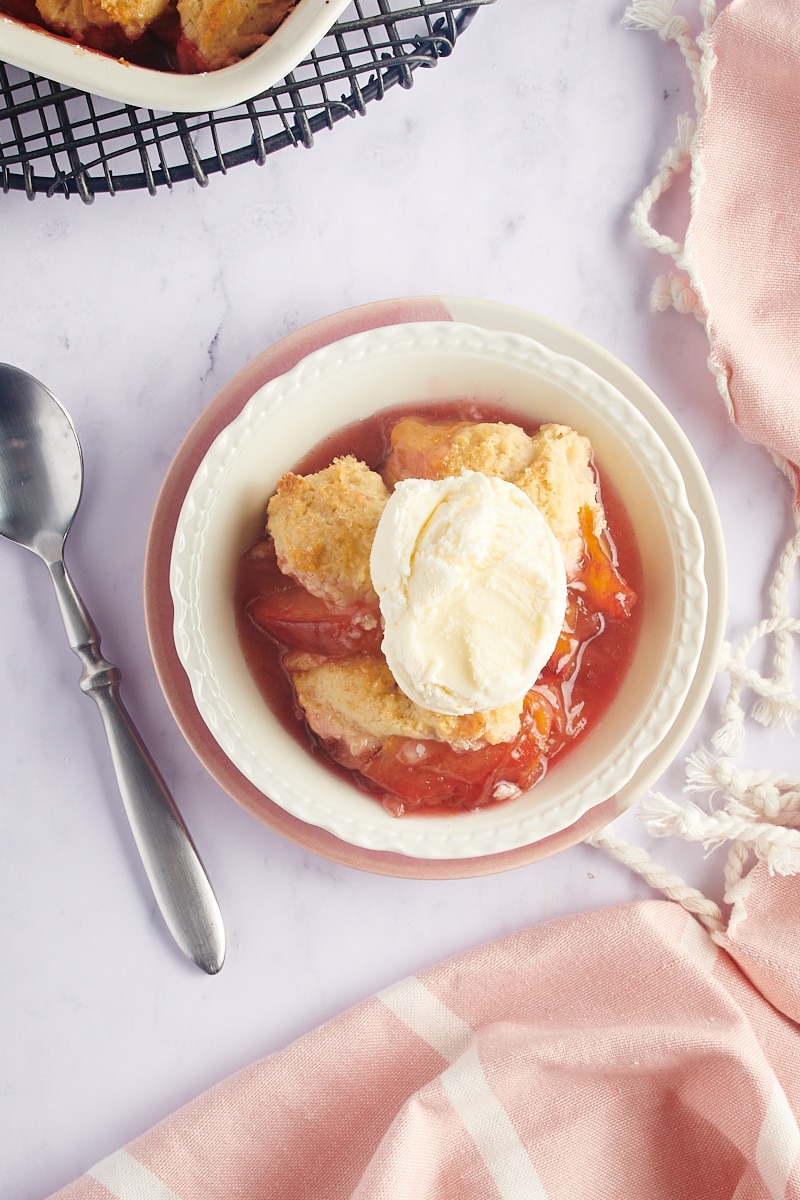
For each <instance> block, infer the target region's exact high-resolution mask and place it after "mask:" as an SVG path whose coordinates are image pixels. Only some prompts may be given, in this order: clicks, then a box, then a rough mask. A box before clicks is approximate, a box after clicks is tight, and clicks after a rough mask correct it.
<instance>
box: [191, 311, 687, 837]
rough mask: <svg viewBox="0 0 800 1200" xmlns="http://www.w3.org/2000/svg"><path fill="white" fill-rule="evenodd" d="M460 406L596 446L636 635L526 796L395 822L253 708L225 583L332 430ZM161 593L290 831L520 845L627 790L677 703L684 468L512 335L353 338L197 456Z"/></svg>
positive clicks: (199, 690) (581, 381)
mask: <svg viewBox="0 0 800 1200" xmlns="http://www.w3.org/2000/svg"><path fill="white" fill-rule="evenodd" d="M378 386H379V387H380V388H381V389H382V393H381V392H380V391H378V392H376V388H377V387H378ZM376 394H379V395H380V396H381V399H380V402H379V403H376V402H375V395H376ZM465 394H466V395H469V396H471V397H474V398H475V399H476V400H484V401H490V400H491V401H492V402H495V403H497V402H499V403H501V404H503V405H504V406H506V407H507V408H509V409H511V410H512V411H513V410H515V409H516V410H517V411H518V412H520V414H521V415H526V416H527V417H528V418H530V419H533V420H536V421H543V420H563V421H564V423H566V424H572V425H574V426H575V427H576V428H578V429H579V430H580V431H581V432H585V433H587V435H588V436H589V437H590V438H591V440H592V442H593V446H594V448H595V451H596V454H597V458H598V461H599V463H600V464H601V467H602V469H603V470H604V472H605V473H606V474H607V475H608V476H609V477H610V478H611V480H612V481H613V482H614V484H615V486H616V487H617V490H618V491H619V492H620V493H621V494H622V498H623V501H624V502H625V504H626V507H627V509H628V513H629V516H630V518H631V520H632V523H633V525H634V531H635V535H636V538H637V542H638V544H639V547H640V552H641V554H642V559H643V569H644V577H645V587H644V589H643V620H642V630H641V634H640V638H639V643H638V645H637V648H636V651H635V653H634V656H633V661H632V664H631V668H630V670H629V671H628V673H627V674H626V677H625V679H624V680H623V683H622V685H621V689H620V693H619V695H618V697H617V700H616V701H615V703H614V705H612V708H611V710H610V711H609V712H608V713H607V714H606V715H605V716H604V718H603V720H602V722H600V723H599V725H598V726H596V727H595V729H594V730H593V731H592V732H591V733H590V734H589V735H587V736H586V737H585V738H584V740H583V741H582V742H581V744H580V745H579V746H578V747H576V748H575V749H574V750H572V751H571V752H570V754H569V755H568V756H567V757H566V758H565V759H564V761H563V762H561V763H558V764H557V765H556V766H555V767H554V768H553V770H552V771H551V772H549V773H548V775H547V776H545V778H544V779H543V780H542V781H541V782H540V783H539V784H537V786H536V787H535V788H534V789H532V791H530V792H528V793H527V794H526V795H524V796H522V797H520V798H519V799H517V800H512V801H509V802H506V803H505V804H503V805H500V806H497V807H494V808H490V809H485V810H482V811H480V812H477V813H469V814H463V813H459V814H456V815H454V816H452V817H451V816H441V817H440V816H414V815H413V814H410V815H407V816H405V817H403V818H400V819H397V818H393V817H391V816H390V815H389V814H388V813H387V812H386V811H385V810H384V809H383V808H382V806H381V805H380V804H379V803H378V802H377V801H376V800H375V798H374V797H371V796H368V795H366V794H364V793H362V792H361V791H359V790H358V789H357V788H355V787H354V786H353V785H351V784H349V783H348V782H347V781H346V780H342V779H340V778H339V777H338V776H336V775H335V774H333V773H332V772H331V771H330V770H329V769H328V768H327V767H326V766H325V765H324V764H323V763H321V762H320V761H319V760H317V759H315V758H314V757H313V756H312V755H311V754H310V753H309V752H308V750H306V749H305V748H304V747H303V746H302V745H300V744H299V743H298V742H296V741H295V740H294V739H293V738H292V737H291V736H290V735H289V734H288V733H287V732H286V731H285V730H284V729H283V727H282V726H281V724H280V722H279V720H278V718H276V717H275V715H274V714H273V713H272V712H271V711H270V710H269V708H268V706H267V705H266V704H265V702H264V701H263V699H262V698H261V696H260V694H259V693H258V691H257V688H256V686H255V684H254V682H253V680H252V677H251V676H250V673H249V670H248V668H247V666H246V663H245V662H244V659H243V656H242V654H241V651H240V649H239V646H238V639H237V637H236V633H235V621H234V617H233V606H232V603H231V594H232V581H233V572H234V571H235V562H236V559H237V558H238V554H239V552H240V551H241V550H242V549H244V548H245V546H246V545H247V544H249V542H250V541H251V540H252V539H253V538H254V537H255V536H256V534H257V533H258V529H259V526H260V524H261V522H262V521H263V511H264V506H265V503H266V499H267V497H268V496H269V494H270V493H271V491H272V490H273V488H274V486H275V483H276V482H277V479H278V477H279V475H280V474H282V473H283V471H285V470H288V469H291V468H292V466H293V465H294V464H295V463H296V462H297V461H298V460H299V459H300V458H301V457H302V456H303V455H304V454H305V453H306V452H307V451H308V450H309V449H311V446H312V445H313V444H314V443H316V442H318V441H319V440H321V438H322V437H324V436H325V435H326V434H327V433H330V432H333V431H334V430H336V429H338V428H340V427H341V426H342V425H345V424H348V423H349V422H350V421H352V420H356V419H358V418H359V417H365V416H369V415H372V414H373V413H374V412H375V411H378V410H379V409H382V408H385V407H388V406H390V405H393V404H395V403H398V402H407V403H409V404H413V403H415V402H416V403H420V402H423V401H424V400H426V399H427V400H430V399H433V400H436V399H453V398H454V397H455V396H456V395H459V396H462V397H463V396H464V395H465ZM576 418H577V419H576ZM310 423H311V424H313V426H314V429H315V432H314V436H313V438H312V439H309V437H308V432H307V431H308V428H309V424H310ZM633 501H635V504H634V503H632V502H633ZM170 590H171V594H172V601H173V606H174V627H173V632H174V640H175V646H176V651H177V654H178V658H179V660H180V662H181V664H182V666H183V668H184V670H185V671H186V673H187V676H188V679H189V683H190V686H191V690H192V695H193V698H194V701H195V704H196V706H197V708H198V711H199V712H200V715H201V716H202V718H203V720H204V722H205V723H206V725H207V726H208V728H209V730H210V732H211V734H212V736H213V737H214V739H215V740H216V742H217V743H218V744H219V746H220V748H221V749H222V750H223V752H224V753H225V754H226V755H227V757H228V758H229V759H230V760H231V762H233V763H234V765H235V766H236V767H237V768H238V769H239V770H240V771H241V772H242V773H243V774H244V775H245V776H246V777H247V778H248V779H249V780H250V781H251V783H253V784H254V786H255V787H256V788H257V789H258V790H259V791H261V792H262V793H263V794H264V795H266V796H267V797H268V798H269V799H270V800H272V801H273V802H274V803H275V804H277V805H278V806H280V807H282V808H284V809H285V810H286V811H287V812H289V813H291V814H292V815H293V816H295V817H297V818H299V819H300V820H302V821H305V822H307V823H309V824H311V825H316V826H318V827H319V828H322V829H325V830H327V831H328V832H330V833H332V834H334V835H335V836H336V837H338V838H340V839H341V840H343V841H345V842H348V843H350V844H351V845H354V846H359V847H363V848H365V849H369V850H378V851H389V852H393V853H396V854H401V855H407V856H411V857H414V858H420V859H430V858H433V859H463V858H473V857H483V856H485V855H489V854H496V853H501V852H503V851H506V850H512V849H517V848H519V847H522V846H526V845H529V844H531V843H533V842H536V841H540V840H542V839H543V838H545V837H548V836H550V835H552V834H554V833H557V832H559V831H560V830H562V829H565V828H567V827H568V826H570V825H572V824H573V823H574V822H575V821H576V820H578V819H579V818H580V817H581V816H582V815H583V814H584V813H586V812H587V811H588V810H589V809H591V808H593V807H594V806H595V805H598V804H600V803H602V802H603V801H605V800H607V799H608V798H609V797H610V796H612V795H614V794H616V793H617V792H618V791H619V790H620V789H621V788H623V787H624V786H625V785H626V784H627V783H629V782H630V781H631V780H632V778H633V776H634V775H635V773H636V771H637V769H638V767H639V766H640V765H641V764H642V763H643V762H644V760H645V759H647V758H648V756H649V755H651V754H652V752H653V751H654V750H655V749H657V747H658V745H659V744H660V742H661V741H662V740H663V738H664V737H665V736H666V733H667V732H668V730H669V728H670V727H671V726H672V724H673V723H674V721H675V720H676V718H677V716H678V714H679V712H680V710H681V707H682V705H683V703H684V701H685V699H686V696H687V693H688V691H689V688H690V685H691V682H692V679H693V677H694V673H695V671H696V668H697V664H698V661H699V658H700V653H701V650H702V646H703V640H704V636H705V627H706V615H707V603H708V597H707V589H706V582H705V577H704V573H703V538H702V533H701V531H700V527H699V524H698V522H697V519H696V517H695V516H694V513H693V512H692V509H691V506H690V504H689V501H688V499H687V496H686V491H685V487H684V483H683V479H682V476H681V473H680V470H679V468H678V467H677V465H676V463H675V461H674V459H673V458H672V456H671V454H670V453H669V451H668V449H667V448H666V446H665V445H664V443H663V442H662V440H661V438H660V437H659V436H658V434H657V433H656V432H655V431H654V429H653V428H652V426H651V425H650V424H649V422H648V421H647V419H646V418H645V417H644V415H643V414H642V413H641V412H640V411H639V410H638V409H637V408H636V407H635V406H634V405H633V404H632V403H631V401H629V400H628V399H627V398H626V397H624V396H623V395H622V393H621V392H619V391H618V390H617V389H616V388H615V387H614V386H613V385H612V384H610V383H609V382H607V381H606V380H605V379H603V378H602V377H601V376H599V375H598V374H596V373H595V372H594V371H593V370H591V368H589V367H587V366H585V365H584V364H583V363H581V362H579V361H578V360H576V359H573V358H569V357H567V356H564V355H561V354H557V353H555V352H553V351H551V350H549V349H547V348H546V347H544V346H543V345H541V344H540V343H539V342H536V341H534V340H533V339H532V338H530V337H528V336H526V335H524V334H518V333H507V332H497V331H491V330H487V329H483V328H478V327H476V326H472V325H465V324H462V323H458V322H418V323H409V324H403V325H396V326H387V327H382V328H380V329H375V330H369V331H367V332H363V333H358V334H354V335H351V336H349V337H345V338H343V339H341V340H339V341H336V342H333V343H331V344H330V345H328V346H325V347H323V348H321V349H319V350H316V351H313V352H312V353H310V354H309V355H308V356H307V357H305V358H304V359H302V360H301V361H300V363H298V364H297V366H295V367H294V368H292V369H291V370H290V371H288V372H287V373H286V374H284V375H281V376H279V377H278V378H276V379H273V380H272V381H271V382H269V383H267V384H266V385H265V386H263V387H261V388H259V389H258V390H257V391H256V392H255V393H254V394H253V396H252V397H251V398H250V400H249V401H248V402H247V403H246V404H245V406H244V408H243V409H242V411H241V413H240V414H239V416H238V417H236V418H235V419H234V420H233V421H232V422H231V423H230V425H228V426H227V427H226V428H225V429H224V430H223V431H222V432H221V433H220V434H219V435H218V437H217V438H216V439H215V440H214V442H213V443H212V444H211V445H210V447H209V448H208V450H207V452H206V454H205V456H204V458H203V460H202V462H201V464H200V466H199V468H198V470H197V471H196V473H195V475H194V478H193V480H192V482H191V484H190V486H189V488H188V491H187V493H186V496H185V498H184V501H183V505H182V508H181V512H180V515H179V518H178V523H177V526H176V532H175V538H174V541H173V549H172V558H171V563H170Z"/></svg>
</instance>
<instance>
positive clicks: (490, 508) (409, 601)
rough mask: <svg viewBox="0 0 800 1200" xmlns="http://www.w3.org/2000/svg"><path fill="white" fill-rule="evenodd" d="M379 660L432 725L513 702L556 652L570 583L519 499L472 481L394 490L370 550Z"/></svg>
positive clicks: (543, 525) (423, 482)
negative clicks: (445, 716) (443, 717)
mask: <svg viewBox="0 0 800 1200" xmlns="http://www.w3.org/2000/svg"><path fill="white" fill-rule="evenodd" d="M370 573H371V576H372V583H373V587H374V588H375V591H376V592H377V593H378V598H379V600H380V607H381V614H382V616H383V622H384V637H383V653H384V655H385V658H386V661H387V663H388V665H389V669H390V670H391V672H392V674H393V675H394V678H395V680H396V681H397V684H398V686H399V687H400V689H401V690H402V691H403V692H404V693H405V694H406V695H407V696H408V697H409V698H410V699H411V700H413V701H415V702H416V703H417V704H419V705H420V706H421V707H423V708H427V709H430V710H432V711H433V712H439V713H453V714H455V715H462V714H465V713H474V712H487V711H489V710H490V709H493V708H499V707H500V706H501V705H504V704H509V703H512V702H514V701H520V702H521V700H522V697H523V696H524V695H525V693H526V692H527V691H528V690H529V688H530V687H532V686H533V684H534V683H535V682H536V679H537V678H538V676H539V673H540V672H541V670H542V668H543V667H544V665H545V663H546V662H547V660H548V658H549V657H550V655H551V654H552V652H553V649H554V648H555V644H556V641H557V639H558V635H559V632H560V630H561V626H562V623H563V620H564V611H565V608H566V603H567V582H566V571H565V567H564V559H563V555H562V552H561V549H560V547H559V544H558V542H557V541H556V539H555V536H554V535H553V533H552V532H551V530H550V527H549V526H548V524H547V522H546V521H545V519H544V517H543V516H542V514H541V513H540V511H539V510H538V508H536V506H535V505H534V504H533V503H532V501H531V500H530V499H529V498H528V497H527V496H526V495H525V493H524V492H522V491H521V490H520V489H519V488H518V487H516V486H515V485H514V484H512V483H507V482H506V481H504V480H502V479H497V478H495V477H493V476H487V475H483V474H481V473H480V472H478V471H465V472H464V473H463V474H461V475H458V476H455V477H451V478H447V479H438V480H430V479H406V480H402V481H401V482H399V483H398V484H397V485H396V487H395V490H394V492H393V493H392V495H391V496H390V498H389V501H388V503H387V504H386V507H385V509H384V511H383V513H382V515H381V518H380V521H379V522H378V527H377V530H376V533H375V539H374V541H373V543H372V551H371V555H370Z"/></svg>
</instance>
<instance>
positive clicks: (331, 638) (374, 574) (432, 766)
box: [235, 403, 641, 816]
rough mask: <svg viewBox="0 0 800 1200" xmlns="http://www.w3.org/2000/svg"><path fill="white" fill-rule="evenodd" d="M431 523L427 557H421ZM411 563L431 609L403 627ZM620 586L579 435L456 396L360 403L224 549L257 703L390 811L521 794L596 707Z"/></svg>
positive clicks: (610, 657)
mask: <svg viewBox="0 0 800 1200" xmlns="http://www.w3.org/2000/svg"><path fill="white" fill-rule="evenodd" d="M404 495H409V496H410V497H411V500H410V504H406V506H405V508H403V507H402V505H401V509H400V513H399V516H398V515H397V514H395V513H393V508H394V507H396V505H397V503H398V501H399V500H400V499H401V497H402V496H404ZM442 498H443V499H442ZM454 501H457V505H456V507H455V508H454V507H453V502H454ZM509 504H510V505H511V508H510V509H509V508H508V505H509ZM420 506H421V507H420ZM487 508H488V509H491V510H492V512H493V513H495V516H494V517H493V518H492V519H491V520H490V519H489V517H487ZM508 512H511V513H512V517H511V524H508V522H507V520H506V514H507V513H508ZM413 513H415V514H416V515H415V516H414V521H412V524H411V526H409V521H410V520H411V517H410V515H409V514H413ZM453 513H456V514H457V516H456V517H453V516H452V514H453ZM498 513H499V514H500V516H497V514H498ZM420 514H421V515H420ZM518 517H519V521H518V520H517V518H518ZM492 520H494V524H492ZM487 521H488V524H487ZM414 522H416V523H414ZM409 528H410V532H409ZM529 529H530V530H532V531H533V535H534V540H533V541H532V543H531V545H532V546H534V547H539V548H540V549H537V550H535V551H534V554H533V556H534V557H539V558H540V559H541V561H540V562H539V563H538V565H537V564H536V563H533V564H532V570H533V574H531V575H529V574H528V564H527V563H526V561H525V553H526V552H525V550H524V547H521V545H520V543H521V541H524V539H525V538H526V537H527V536H528V535H527V531H528V530H529ZM454 530H455V532H454ZM437 531H438V532H437ZM434 534H435V536H436V538H437V539H438V540H437V541H436V547H437V548H436V549H435V550H434V552H433V559H434V560H435V561H433V566H432V567H431V566H430V564H429V563H428V562H427V561H426V562H425V563H424V564H422V565H421V564H420V561H419V560H420V559H421V558H422V555H423V546H424V545H425V539H426V538H429V537H430V536H433V535H434ZM403 546H406V550H405V551H404V550H403V549H402V547H403ZM398 547H400V549H399V550H397V548H398ZM442 547H445V548H444V549H442ZM396 550H397V553H398V555H399V558H400V559H401V560H402V563H401V567H400V569H399V573H398V574H397V576H396V578H395V576H394V575H392V573H391V571H389V572H388V574H387V570H386V562H387V558H386V556H387V554H388V556H389V558H391V557H392V555H393V554H395V551H396ZM426 553H427V551H426ZM437 555H438V557H437ZM448 555H449V557H448ZM529 557H530V556H529ZM423 567H424V570H423ZM415 570H416V571H417V572H418V574H419V573H420V572H422V574H424V575H425V580H424V588H423V591H425V595H426V597H428V598H430V596H433V597H434V601H435V602H432V603H431V604H428V599H425V600H423V602H422V605H423V608H424V609H425V614H427V615H423V617H422V618H420V619H419V620H418V619H417V618H416V617H415V616H414V614H413V613H412V614H411V617H409V606H408V604H406V603H405V602H406V600H408V598H409V596H410V595H411V593H412V592H413V589H414V587H415V586H417V585H416V584H415V583H414V581H413V572H414V571H415ZM537 571H538V574H537V573H536V572H537ZM410 574H411V582H410V583H409V575H410ZM498 580H499V583H498ZM640 588H641V567H640V561H639V556H638V552H637V548H636V546H635V543H634V539H633V536H632V533H631V527H630V523H629V521H628V518H627V514H626V513H625V511H624V509H623V507H622V505H621V503H620V502H619V500H618V499H617V497H616V495H615V493H614V491H613V488H611V486H610V484H608V482H607V481H605V480H603V478H602V475H601V473H600V471H599V469H598V466H597V464H596V463H595V461H594V456H593V452H592V447H591V444H590V443H589V441H588V439H587V438H585V437H583V436H582V435H581V434H580V433H578V432H576V431H575V430H573V429H571V428H569V427H567V426H564V425H560V424H556V423H547V424H544V425H541V426H539V427H536V426H534V427H527V426H526V425H525V424H524V423H523V422H521V421H520V420H519V418H518V417H516V416H514V415H513V414H508V413H505V412H503V411H501V410H499V409H495V408H491V407H489V406H475V405H470V404H457V403H454V404H450V405H437V406H435V407H434V406H428V407H420V408H418V409H416V410H414V411H412V412H410V411H409V410H408V409H407V408H403V409H400V410H389V411H385V412H382V413H379V414H377V415H376V416H375V417H373V418H370V419H368V420H366V421H361V422H358V423H357V424H356V425H354V426H350V427H348V428H346V429H343V430H341V431H340V432H339V433H338V434H336V435H335V436H333V437H331V438H328V439H326V440H325V442H324V443H323V444H321V445H320V446H318V447H317V448H316V449H315V450H314V451H313V452H312V453H311V454H310V455H309V456H307V457H306V458H305V459H304V460H303V461H302V462H301V463H299V464H298V465H297V467H296V468H295V470H293V471H290V472H287V473H286V474H285V475H283V476H282V478H281V479H280V480H279V482H278V485H277V488H276V490H275V491H274V493H273V495H272V496H271V497H269V499H268V504H267V511H266V522H265V529H264V533H263V536H261V537H260V538H259V539H258V540H257V541H256V542H255V544H254V545H252V546H251V547H250V548H249V549H248V550H247V551H246V552H245V553H244V554H243V555H242V557H241V559H240V561H239V568H238V575H237V582H236V596H235V605H236V615H237V622H238V629H239V636H240V642H241V645H242V648H243V652H244V655H245V657H246V659H247V662H248V664H249V667H250V669H251V672H252V674H253V676H254V678H255V680H256V682H257V683H258V686H259V688H260V689H261V691H262V694H263V695H264V697H265V700H266V702H267V703H269V704H270V705H271V707H272V708H273V709H274V711H276V713H278V714H279V715H280V716H281V719H282V720H283V722H284V724H285V725H286V726H287V728H290V729H291V730H293V731H294V733H295V735H296V736H297V737H298V738H300V739H303V740H305V741H306V743H307V745H308V746H309V748H310V749H311V750H312V752H314V753H316V754H319V755H321V756H322V757H323V758H325V759H326V760H327V761H328V763H329V764H330V765H331V767H332V769H334V770H337V771H339V772H346V773H348V774H349V776H350V777H351V778H352V779H353V781H354V782H355V783H356V784H357V786H359V787H360V788H362V789H363V790H365V791H367V792H370V793H372V794H374V795H375V796H376V797H378V798H379V799H380V801H381V802H382V803H383V805H384V806H385V807H386V808H387V809H388V811H389V812H391V813H393V814H394V815H397V816H400V815H402V814H403V813H407V812H439V813H441V812H443V811H458V810H475V809H480V808H484V807H486V806H488V805H492V804H498V803H501V802H505V801H508V800H511V799H513V798H514V797H517V796H519V795H521V794H522V793H523V792H525V791H527V790H528V789H530V788H531V787H532V786H533V785H535V784H536V782H537V781H538V780H539V779H541V778H542V776H543V775H544V774H545V772H546V771H548V770H549V769H550V768H551V764H552V763H553V762H554V760H556V759H557V758H558V757H559V756H563V755H565V754H566V753H568V752H569V750H570V748H571V747H573V746H574V745H575V744H576V743H577V742H579V741H580V739H581V738H582V737H584V736H585V734H586V733H587V731H588V730H590V729H592V728H593V727H595V726H596V725H597V724H598V722H600V721H601V720H602V716H603V713H604V712H605V711H606V710H607V709H608V707H609V705H610V704H611V703H612V701H613V698H614V696H615V694H616V692H617V691H618V688H619V685H620V683H621V680H622V678H623V677H624V673H625V670H626V667H627V665H628V663H629V662H630V659H631V655H632V653H633V648H634V645H635V640H636V635H637V631H638V626H639V620H638V617H639V606H638V605H637V593H638V591H639V590H640ZM418 590H419V589H418ZM538 592H541V593H542V596H541V597H540V596H538V595H537V593H538ZM406 593H408V595H406ZM545 593H546V595H545ZM442 597H444V599H443V600H442ZM487 597H488V600H487ZM440 602H441V603H440ZM415 603H416V601H415ZM437 604H438V605H439V607H436V605H437ZM404 605H405V606H404ZM426 605H427V607H426ZM554 605H555V608H554ZM412 607H413V605H412ZM465 612H466V617H465V615H464V614H465ZM554 613H555V622H553V614H554ZM398 614H399V615H398ZM415 621H416V624H415ZM426 621H427V626H428V627H427V629H422V631H421V632H420V628H419V626H420V624H422V625H424V624H425V622H426ZM409 622H410V624H409ZM525 622H528V624H525ZM548 622H549V624H548ZM393 623H394V625H393ZM467 626H469V628H467ZM465 629H466V633H465ZM409 630H410V632H409ZM529 630H530V637H529V636H528V631H529ZM395 635H396V636H395ZM540 635H541V638H540V640H541V639H543V640H541V645H540V646H539V648H538V651H537V653H539V655H540V659H541V661H538V660H537V659H536V657H535V655H534V656H533V657H532V656H531V654H530V653H529V650H530V644H532V643H533V641H535V640H536V638H539V637H540ZM529 643H530V644H529ZM409 647H410V648H409ZM517 660H519V662H520V663H522V668H521V672H522V673H521V674H517V673H516V672H517V666H518V663H517ZM428 666H430V671H431V678H430V679H428V678H423V677H424V676H425V674H426V670H427V669H428ZM526 672H527V674H526ZM531 673H533V674H531ZM489 676H496V678H494V679H492V680H489V679H488V677H489ZM465 681H466V682H465ZM484 684H486V685H487V686H484Z"/></svg>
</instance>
